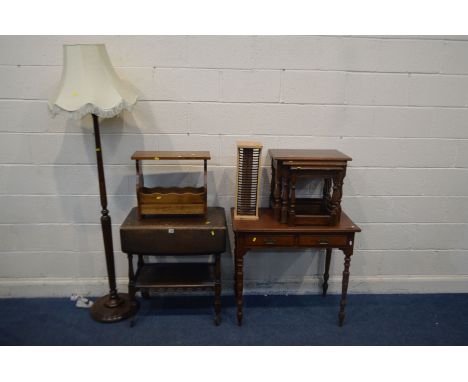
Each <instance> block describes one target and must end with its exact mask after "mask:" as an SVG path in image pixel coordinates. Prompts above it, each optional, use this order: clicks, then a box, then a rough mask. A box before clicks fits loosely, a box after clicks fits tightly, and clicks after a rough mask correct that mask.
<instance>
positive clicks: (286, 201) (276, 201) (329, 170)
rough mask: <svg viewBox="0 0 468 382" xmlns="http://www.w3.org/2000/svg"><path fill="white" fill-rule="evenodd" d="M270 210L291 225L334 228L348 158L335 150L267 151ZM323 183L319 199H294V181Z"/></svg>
mask: <svg viewBox="0 0 468 382" xmlns="http://www.w3.org/2000/svg"><path fill="white" fill-rule="evenodd" d="M269 154H270V157H271V171H272V177H271V192H270V206H271V207H272V208H273V211H274V214H275V217H276V219H278V220H279V221H281V223H288V224H290V225H299V224H305V225H308V224H320V225H335V224H337V222H338V221H339V220H340V214H341V197H342V194H343V180H344V177H345V175H346V166H347V162H348V161H350V160H352V159H351V158H350V157H349V156H347V155H345V154H343V153H342V152H340V151H338V150H301V149H299V150H297V149H270V150H269ZM299 177H302V178H307V179H323V180H324V186H323V192H322V196H321V197H320V198H296V181H297V178H299Z"/></svg>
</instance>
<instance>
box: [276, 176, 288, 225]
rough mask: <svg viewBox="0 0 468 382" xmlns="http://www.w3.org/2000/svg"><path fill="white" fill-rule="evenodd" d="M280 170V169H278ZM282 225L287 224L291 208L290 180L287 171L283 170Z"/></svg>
mask: <svg viewBox="0 0 468 382" xmlns="http://www.w3.org/2000/svg"><path fill="white" fill-rule="evenodd" d="M277 170H279V169H277ZM280 176H281V182H282V188H281V223H287V221H288V207H289V179H288V174H287V170H286V169H284V168H282V169H281V175H280Z"/></svg>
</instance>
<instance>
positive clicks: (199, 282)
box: [135, 263, 215, 289]
mask: <svg viewBox="0 0 468 382" xmlns="http://www.w3.org/2000/svg"><path fill="white" fill-rule="evenodd" d="M214 286H215V265H214V264H212V263H152V264H145V265H143V266H142V267H140V268H139V269H138V271H137V274H136V276H135V287H136V288H154V289H157V288H161V289H164V288H203V289H211V288H214Z"/></svg>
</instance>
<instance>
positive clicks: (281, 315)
mask: <svg viewBox="0 0 468 382" xmlns="http://www.w3.org/2000/svg"><path fill="white" fill-rule="evenodd" d="M140 301H141V307H140V311H139V313H138V316H137V320H136V325H135V327H133V328H130V327H129V323H128V321H123V322H119V323H115V324H100V323H97V322H94V321H92V319H91V318H90V316H89V312H88V311H87V310H85V309H78V308H75V306H74V304H73V303H72V302H71V301H69V300H68V299H51V298H47V299H3V300H0V345H468V294H430V295H429V294H425V295H349V296H348V307H347V309H346V314H347V316H346V321H345V325H344V326H343V327H341V328H340V327H338V325H337V316H338V306H339V296H337V295H330V296H328V297H326V298H322V297H321V296H315V295H314V296H311V295H307V296H245V300H244V302H245V308H244V325H243V326H242V327H238V326H237V324H236V314H235V313H236V310H235V307H234V299H233V297H232V296H224V297H223V310H222V323H221V325H220V326H219V327H216V326H214V324H213V307H212V303H213V299H212V298H211V297H209V296H197V297H174V296H166V297H153V298H152V299H150V300H140Z"/></svg>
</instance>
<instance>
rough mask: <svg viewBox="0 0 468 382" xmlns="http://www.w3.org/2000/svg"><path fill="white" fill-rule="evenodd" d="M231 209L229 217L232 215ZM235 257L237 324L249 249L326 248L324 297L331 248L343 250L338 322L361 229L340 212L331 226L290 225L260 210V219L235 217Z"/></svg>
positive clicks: (344, 305) (241, 304) (240, 319)
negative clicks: (355, 235)
mask: <svg viewBox="0 0 468 382" xmlns="http://www.w3.org/2000/svg"><path fill="white" fill-rule="evenodd" d="M233 214H234V210H233V209H231V217H233V216H234V215H233ZM232 229H233V231H234V240H235V248H234V257H235V275H234V280H235V285H234V289H235V295H236V303H237V323H238V324H239V325H242V319H243V289H244V256H245V255H246V254H247V252H248V251H251V250H258V249H267V248H268V249H271V248H281V247H282V248H285V247H286V248H291V249H293V248H324V249H326V261H325V273H324V276H323V280H324V281H323V292H322V294H323V296H325V295H326V293H327V288H328V278H329V269H330V260H331V254H332V249H333V248H338V249H340V250H341V251H342V252H343V253H344V270H343V278H342V291H341V301H340V311H339V314H338V322H339V325H340V326H342V325H343V322H344V319H345V307H346V297H347V293H348V283H349V268H350V264H351V256H352V255H353V249H354V234H355V233H356V232H361V229H360V228H359V227H358V226H357V225H355V224H354V223H353V222H352V221H351V219H350V218H349V217H348V216H347V215H346V214H345V213H344V212H343V213H342V214H341V219H340V221H339V222H338V223H337V224H336V225H334V226H325V225H324V226H289V225H286V224H281V223H280V222H279V221H278V220H276V219H275V217H274V212H273V210H271V209H269V208H260V209H259V220H234V219H232Z"/></svg>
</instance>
